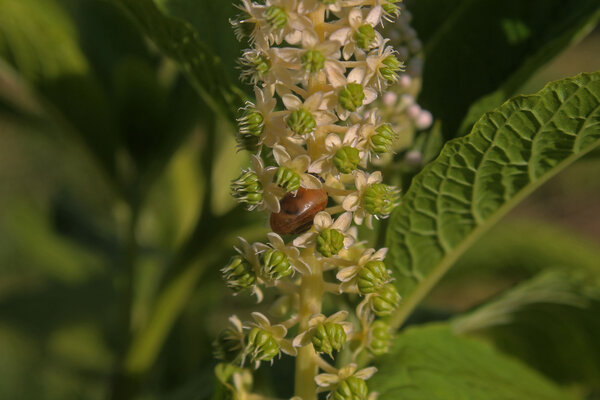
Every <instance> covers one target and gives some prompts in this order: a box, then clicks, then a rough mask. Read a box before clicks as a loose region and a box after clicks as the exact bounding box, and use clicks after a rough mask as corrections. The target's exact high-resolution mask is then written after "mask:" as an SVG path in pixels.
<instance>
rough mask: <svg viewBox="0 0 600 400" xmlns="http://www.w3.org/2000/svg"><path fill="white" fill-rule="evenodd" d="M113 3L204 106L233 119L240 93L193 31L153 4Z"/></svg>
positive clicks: (145, 1) (141, 0)
mask: <svg viewBox="0 0 600 400" xmlns="http://www.w3.org/2000/svg"><path fill="white" fill-rule="evenodd" d="M113 1H115V2H116V3H118V4H121V5H122V6H123V7H124V8H125V9H126V10H128V11H129V14H130V16H131V17H132V18H133V19H134V20H135V21H136V22H137V23H138V26H139V27H140V29H141V30H142V32H143V33H144V34H145V35H147V36H148V37H149V38H150V39H151V40H152V41H153V42H154V43H155V44H156V46H157V47H158V48H159V49H160V50H161V51H162V52H163V53H164V54H165V55H167V56H168V57H170V58H172V59H173V60H175V61H176V62H177V63H178V64H179V65H180V66H181V68H182V70H183V71H184V73H185V74H186V76H187V77H188V78H189V79H190V81H191V82H192V84H193V85H194V87H195V88H196V90H197V91H198V92H199V93H200V95H201V96H202V99H203V100H204V101H205V102H206V104H208V105H209V106H211V108H212V109H213V110H215V111H219V112H222V113H224V114H225V115H227V116H229V119H230V120H232V121H233V120H234V119H235V118H234V116H235V112H236V111H237V109H238V108H239V107H240V106H241V104H242V96H243V95H242V92H241V91H240V90H239V89H238V88H236V87H235V86H234V85H232V84H231V83H230V82H229V81H228V78H227V76H226V73H225V70H226V69H227V68H226V67H225V66H224V65H223V63H222V61H221V60H220V58H219V57H218V56H217V55H215V54H214V53H213V52H212V51H211V50H210V48H209V47H208V46H207V45H206V43H205V42H204V41H203V40H202V38H201V37H200V35H199V34H198V32H197V31H196V30H194V28H192V27H191V26H190V25H189V24H188V23H186V22H184V21H181V20H178V19H175V18H172V17H169V16H167V15H166V14H164V13H163V12H162V11H161V10H159V9H158V7H157V6H156V4H155V3H154V1H153V0H113Z"/></svg>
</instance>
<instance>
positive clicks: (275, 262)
mask: <svg viewBox="0 0 600 400" xmlns="http://www.w3.org/2000/svg"><path fill="white" fill-rule="evenodd" d="M260 272H261V275H262V276H264V277H265V278H267V279H268V280H272V281H274V280H277V279H281V278H284V277H286V276H288V275H291V274H292V272H293V270H292V265H291V264H290V261H289V260H288V258H287V256H286V255H285V254H283V253H282V252H281V251H279V250H275V249H270V250H267V251H265V252H264V253H262V254H261V269H260Z"/></svg>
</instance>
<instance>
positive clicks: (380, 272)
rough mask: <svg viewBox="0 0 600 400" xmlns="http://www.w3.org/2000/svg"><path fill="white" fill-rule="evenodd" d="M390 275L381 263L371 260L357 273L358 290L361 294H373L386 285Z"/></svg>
mask: <svg viewBox="0 0 600 400" xmlns="http://www.w3.org/2000/svg"><path fill="white" fill-rule="evenodd" d="M389 280H390V275H389V273H388V270H387V268H386V267H385V264H384V263H383V261H379V260H372V261H369V262H368V263H366V264H365V265H364V267H363V268H362V269H361V270H360V271H359V272H358V280H357V284H358V289H359V290H360V293H361V294H367V293H373V292H376V291H377V290H379V289H381V288H382V287H383V285H385V284H386V283H388V282H389Z"/></svg>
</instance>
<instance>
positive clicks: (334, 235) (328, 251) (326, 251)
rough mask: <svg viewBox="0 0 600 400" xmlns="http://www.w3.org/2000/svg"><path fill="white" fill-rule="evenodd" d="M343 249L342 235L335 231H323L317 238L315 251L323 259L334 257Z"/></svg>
mask: <svg viewBox="0 0 600 400" xmlns="http://www.w3.org/2000/svg"><path fill="white" fill-rule="evenodd" d="M343 247H344V234H343V233H342V232H340V231H338V230H337V229H330V228H326V229H323V230H322V231H321V233H319V236H317V250H318V251H319V253H321V254H323V255H324V256H325V257H331V256H335V255H336V254H337V253H339V252H340V250H341V249H342V248H343Z"/></svg>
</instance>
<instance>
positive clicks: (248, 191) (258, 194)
mask: <svg viewBox="0 0 600 400" xmlns="http://www.w3.org/2000/svg"><path fill="white" fill-rule="evenodd" d="M231 195H232V196H233V197H234V198H235V199H236V200H237V201H239V202H240V203H245V204H247V205H248V208H249V209H254V208H256V206H257V205H259V204H260V203H261V202H262V199H263V188H262V185H261V184H260V181H259V180H258V176H257V175H256V174H255V173H254V172H252V171H244V172H242V174H241V175H240V176H239V177H238V178H237V179H236V180H234V181H232V182H231Z"/></svg>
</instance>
